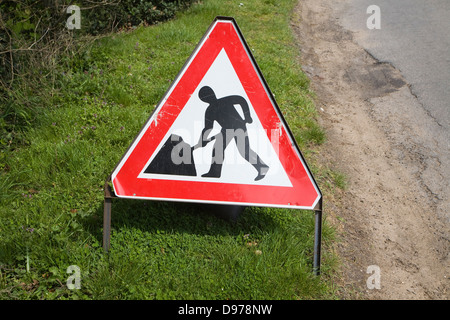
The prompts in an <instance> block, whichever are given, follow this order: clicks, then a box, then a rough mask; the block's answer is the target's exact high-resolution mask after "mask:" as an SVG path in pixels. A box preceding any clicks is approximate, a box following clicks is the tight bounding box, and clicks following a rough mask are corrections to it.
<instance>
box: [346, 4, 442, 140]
mask: <svg viewBox="0 0 450 320" xmlns="http://www.w3.org/2000/svg"><path fill="white" fill-rule="evenodd" d="M370 5H377V6H378V7H379V8H380V18H381V28H380V29H372V30H370V29H368V28H367V25H366V22H367V19H368V18H369V17H370V16H371V14H367V13H366V10H367V8H368V7H369V6H370ZM341 18H342V24H343V26H344V27H346V28H347V29H349V30H351V31H353V32H355V33H356V34H357V40H358V42H359V44H360V45H362V46H363V47H364V48H365V49H366V50H367V51H368V52H370V53H371V54H372V55H373V56H374V57H376V58H377V59H378V60H380V61H383V62H389V63H391V64H392V65H393V66H394V67H396V68H397V69H398V70H400V71H401V72H402V74H403V76H404V77H405V79H406V80H407V82H408V83H409V84H410V85H411V91H412V93H413V94H415V95H416V96H417V98H418V100H419V102H420V103H421V104H422V106H423V108H424V109H425V110H426V111H427V112H428V114H429V115H430V116H431V117H433V118H434V120H435V121H436V122H437V123H438V124H439V125H440V126H443V127H445V128H446V129H447V131H448V130H450V1H449V0H428V1H423V0H347V1H345V4H344V5H343V6H342V8H341Z"/></svg>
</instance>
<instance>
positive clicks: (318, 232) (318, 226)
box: [313, 210, 322, 276]
mask: <svg viewBox="0 0 450 320" xmlns="http://www.w3.org/2000/svg"><path fill="white" fill-rule="evenodd" d="M314 215H315V217H314V218H315V224H314V262H313V272H314V274H315V275H316V276H318V275H320V248H321V243H322V210H315V211H314Z"/></svg>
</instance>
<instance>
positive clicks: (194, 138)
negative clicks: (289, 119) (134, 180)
mask: <svg viewBox="0 0 450 320" xmlns="http://www.w3.org/2000/svg"><path fill="white" fill-rule="evenodd" d="M204 87H209V88H211V89H212V90H213V92H214V94H215V96H216V98H217V99H221V98H226V97H230V96H240V97H242V98H243V99H245V101H246V102H247V105H248V111H249V113H250V116H251V119H252V122H251V123H245V115H244V113H245V112H244V109H243V108H245V106H242V105H241V104H233V107H234V108H235V110H236V112H237V115H238V117H239V118H236V119H235V123H243V124H244V126H243V130H242V131H241V132H242V136H241V137H244V136H248V143H249V148H250V152H251V151H253V152H254V154H256V155H257V156H258V157H259V159H261V161H262V162H263V163H264V164H265V165H266V167H265V168H266V170H267V171H265V172H264V174H265V175H264V177H263V178H261V179H258V180H255V178H256V177H257V176H258V170H257V169H255V167H254V165H253V164H252V163H251V161H248V160H246V159H245V157H244V155H243V154H242V153H241V152H240V149H239V148H238V144H240V143H244V142H243V140H241V137H239V136H238V138H237V139H234V138H233V137H231V136H230V137H229V138H227V134H228V132H229V133H230V134H233V130H232V129H233V128H224V127H223V126H221V125H220V124H219V122H218V121H220V119H215V120H216V121H213V128H212V131H211V132H210V133H209V134H208V135H207V136H205V137H204V138H211V137H217V136H219V137H221V139H222V140H221V142H218V138H216V139H214V140H212V141H211V142H209V143H207V144H206V145H205V146H203V147H201V146H198V147H196V148H194V146H196V145H197V143H198V142H199V140H201V135H202V130H203V129H204V128H205V117H206V116H205V115H206V112H207V109H208V107H209V104H208V103H207V102H204V101H202V100H201V98H200V97H199V92H200V89H201V88H204ZM180 107H182V108H183V109H182V111H181V112H180V114H179V115H178V117H177V118H176V120H175V122H174V123H173V125H172V126H171V128H170V130H169V131H168V132H167V134H166V135H165V138H164V139H163V140H162V141H161V143H160V144H159V146H158V148H157V149H156V150H155V152H154V153H153V154H152V155H151V157H150V158H149V160H148V162H147V163H146V165H145V166H144V167H143V168H142V171H141V173H140V174H139V176H138V177H139V178H147V179H170V180H183V181H207V182H220V183H241V184H251V185H266V186H285V187H292V184H291V182H290V180H289V178H288V176H287V174H286V172H285V171H284V169H283V166H282V165H281V163H280V160H279V157H278V154H277V151H278V150H275V148H276V147H277V146H278V143H276V142H277V141H278V138H279V135H280V132H281V130H272V131H273V132H267V131H266V130H265V129H264V128H263V126H262V125H261V122H260V121H259V119H258V116H257V114H256V113H255V111H254V109H253V106H252V104H251V102H250V100H249V98H248V96H247V94H246V92H245V90H244V88H243V86H242V84H241V82H240V80H239V78H238V76H237V74H236V71H235V70H234V68H233V66H232V64H231V62H230V59H229V58H228V56H227V53H226V52H225V49H222V50H221V51H220V53H219V55H218V56H217V58H216V59H215V61H214V62H213V64H212V65H211V67H210V68H209V70H208V71H207V73H206V74H205V76H204V77H203V79H202V81H201V82H200V83H199V85H198V87H197V89H196V90H195V91H194V93H193V95H192V96H191V97H190V99H189V100H188V102H187V103H186V105H185V106H184V107H183V106H180ZM155 118H156V117H155ZM217 120H218V121H217ZM230 126H231V125H230ZM233 126H234V128H235V125H233ZM233 126H231V127H233ZM227 130H228V131H227ZM230 130H231V131H230ZM174 135H175V136H176V137H177V141H174V144H176V143H177V142H178V141H183V142H185V144H184V146H185V151H186V152H189V150H188V146H190V148H192V155H189V156H187V157H179V158H178V159H177V157H178V156H179V153H178V152H175V153H172V154H171V156H172V157H171V158H174V159H167V160H168V161H169V160H172V161H173V160H175V161H177V160H178V161H185V162H192V165H194V166H195V173H196V175H176V174H162V173H152V172H148V170H147V168H148V167H149V165H150V164H151V163H152V161H154V159H155V157H156V156H157V155H158V153H159V152H160V151H161V149H162V148H163V147H164V145H165V143H166V141H168V140H170V139H171V137H173V136H174ZM277 135H278V136H277ZM268 136H270V137H271V140H272V141H274V144H272V143H271V142H270V140H269V138H268ZM228 140H230V141H229V143H228V144H227V145H225V144H226V143H225V142H226V141H228ZM274 146H275V148H274ZM223 147H225V150H223V159H221V160H223V161H220V162H221V165H222V167H221V172H220V176H213V177H211V176H209V177H202V176H203V175H205V174H207V173H208V172H209V170H210V168H211V166H212V162H213V158H214V156H213V153H214V149H216V151H215V152H216V153H217V152H221V151H222V148H223ZM186 154H187V153H185V156H186ZM267 167H268V168H267ZM146 170H147V172H146Z"/></svg>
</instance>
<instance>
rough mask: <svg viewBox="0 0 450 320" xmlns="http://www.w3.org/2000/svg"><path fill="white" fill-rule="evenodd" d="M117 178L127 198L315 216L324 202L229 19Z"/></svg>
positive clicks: (158, 111)
mask: <svg viewBox="0 0 450 320" xmlns="http://www.w3.org/2000/svg"><path fill="white" fill-rule="evenodd" d="M111 178H112V183H113V187H114V192H115V194H116V196H118V197H124V198H137V199H155V200H171V201H188V202H202V203H220V204H239V205H255V206H272V207H292V208H302V209H314V208H315V206H316V205H317V203H318V202H319V200H320V199H321V197H322V195H321V192H320V190H319V188H318V186H317V184H316V183H315V181H314V178H313V176H312V174H311V172H310V171H309V169H308V167H307V165H306V162H305V161H304V159H303V156H302V154H301V152H300V150H298V147H297V144H296V143H295V140H294V139H293V137H292V135H291V133H290V130H289V128H288V126H287V124H286V122H285V120H284V119H283V116H282V115H281V112H280V110H279V108H278V106H277V105H276V102H275V100H274V98H273V96H272V94H271V92H270V90H269V88H268V86H267V84H266V82H265V80H264V78H263V76H262V74H261V72H260V70H259V68H258V66H257V64H256V62H255V60H254V58H253V56H252V55H251V53H250V50H249V48H248V46H247V44H246V42H245V40H244V38H243V36H242V34H241V32H240V30H239V28H238V26H237V24H236V22H235V21H234V19H232V18H225V17H218V18H216V19H215V20H214V22H213V23H212V24H211V26H210V27H209V29H208V31H207V32H206V34H205V36H204V37H203V38H202V40H201V41H200V43H199V44H198V46H197V48H196V49H195V50H194V52H193V54H192V55H191V57H190V58H189V59H188V61H187V62H186V64H185V65H184V67H183V69H182V70H181V72H180V73H179V75H178V76H177V78H176V79H175V81H174V83H173V84H172V86H171V88H170V89H169V90H168V92H167V93H166V94H165V96H164V97H163V99H162V100H161V101H160V103H159V104H158V105H157V106H156V108H155V111H154V112H153V114H152V115H151V117H150V118H149V119H148V121H147V122H146V124H145V125H144V127H143V128H142V130H141V131H140V133H139V135H138V136H137V137H136V139H135V140H134V142H133V143H132V145H131V146H130V148H129V149H128V151H127V152H126V154H125V155H124V156H123V158H122V159H121V161H120V162H119V164H118V165H117V167H116V168H115V170H114V172H113V173H112V176H111Z"/></svg>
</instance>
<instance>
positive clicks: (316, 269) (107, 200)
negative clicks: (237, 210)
mask: <svg viewBox="0 0 450 320" xmlns="http://www.w3.org/2000/svg"><path fill="white" fill-rule="evenodd" d="M217 20H227V21H231V22H232V23H233V25H234V26H235V28H236V30H237V32H238V34H239V37H240V38H241V40H242V42H243V45H244V47H245V49H246V51H247V53H248V55H249V57H250V59H251V60H252V63H253V65H254V66H255V68H256V72H257V73H258V74H259V76H260V78H261V80H262V81H263V85H264V86H265V88H266V89H267V92H268V94H269V95H270V99H271V101H272V102H273V104H274V106H275V108H276V111H277V113H278V115H279V117H280V120H281V121H282V122H283V124H284V128H285V129H286V131H287V133H288V134H289V136H290V137H291V140H292V142H293V144H294V146H295V148H296V150H297V151H298V153H299V155H300V157H301V158H302V162H303V164H304V165H305V166H306V169H307V170H308V171H309V172H310V173H311V170H310V169H309V167H308V164H307V163H306V161H305V158H304V157H303V155H302V153H301V151H300V149H299V147H298V144H297V142H296V141H295V139H294V136H293V134H292V132H291V130H290V128H289V126H288V125H287V122H286V120H285V119H284V117H283V114H282V112H281V109H280V108H279V107H278V104H277V102H276V100H275V98H274V96H273V94H272V92H271V90H270V88H269V86H268V84H267V82H266V80H265V78H264V76H263V74H262V72H261V70H260V69H259V66H258V64H257V63H256V60H255V58H254V57H253V55H252V53H251V50H250V47H249V46H248V44H247V42H246V41H245V38H244V36H243V34H242V32H241V30H240V29H239V26H238V24H237V23H236V21H235V19H234V18H232V17H225V16H217V17H216V18H215V19H214V21H213V22H212V23H211V25H210V26H209V27H208V29H207V31H206V32H205V35H204V36H203V37H202V39H201V40H200V41H199V42H198V44H197V46H196V47H195V49H194V50H193V52H192V54H191V55H190V56H189V58H188V59H187V60H186V62H185V64H184V65H183V67H182V68H181V70H180V72H179V73H178V75H177V77H176V78H175V79H178V78H179V77H180V75H181V72H182V71H183V70H184V69H185V67H186V65H187V63H188V62H189V61H190V60H191V59H192V58H193V55H194V54H195V52H196V51H197V49H198V48H199V46H200V44H201V43H203V40H204V39H205V37H206V35H207V34H208V33H209V30H211V28H212V27H213V26H214V24H215V22H216V21H217ZM174 84H175V80H174V82H173V83H172V84H171V86H170V87H169V89H168V90H167V91H166V93H165V94H164V95H163V98H161V100H160V101H159V103H158V106H159V105H160V104H161V102H162V100H163V99H164V97H165V96H166V95H167V93H168V92H169V91H170V90H171V88H172V86H173V85H174ZM156 111H157V109H155V110H154V111H153V112H152V113H151V115H150V117H149V118H148V120H147V121H146V122H145V124H144V125H143V126H142V128H141V130H140V131H139V133H138V134H137V135H136V137H135V138H134V140H133V142H132V143H131V144H130V147H131V146H132V145H133V144H134V142H135V140H136V138H137V137H138V136H139V134H140V133H141V131H142V130H144V128H145V126H146V125H147V123H148V121H150V119H151V118H152V115H153V113H154V112H156ZM130 147H129V148H128V149H127V151H126V152H125V153H124V155H123V156H122V158H121V160H120V161H119V162H118V163H117V165H116V167H115V168H114V170H113V171H112V172H114V171H115V170H116V168H117V167H118V165H119V164H120V162H121V161H122V159H123V157H124V156H125V155H126V154H127V153H128V151H129V149H130ZM311 178H312V180H313V182H314V184H315V186H316V187H317V190H318V192H319V194H320V199H319V201H318V203H317V204H316V206H315V208H314V209H313V210H314V213H315V227H314V256H313V273H314V274H315V275H320V259H321V242H322V241H321V239H322V200H323V196H322V192H321V191H320V188H319V186H318V185H317V183H316V181H315V179H314V177H313V176H312V174H311ZM110 181H111V175H110V176H109V177H108V180H107V181H106V182H105V188H104V212H103V248H104V250H105V251H106V252H108V250H109V249H110V241H111V207H112V199H113V198H118V197H117V196H116V195H115V194H114V191H113V190H112V189H111V186H110V185H109V183H110ZM177 201H179V202H183V201H182V200H177ZM304 210H306V209H304Z"/></svg>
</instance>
